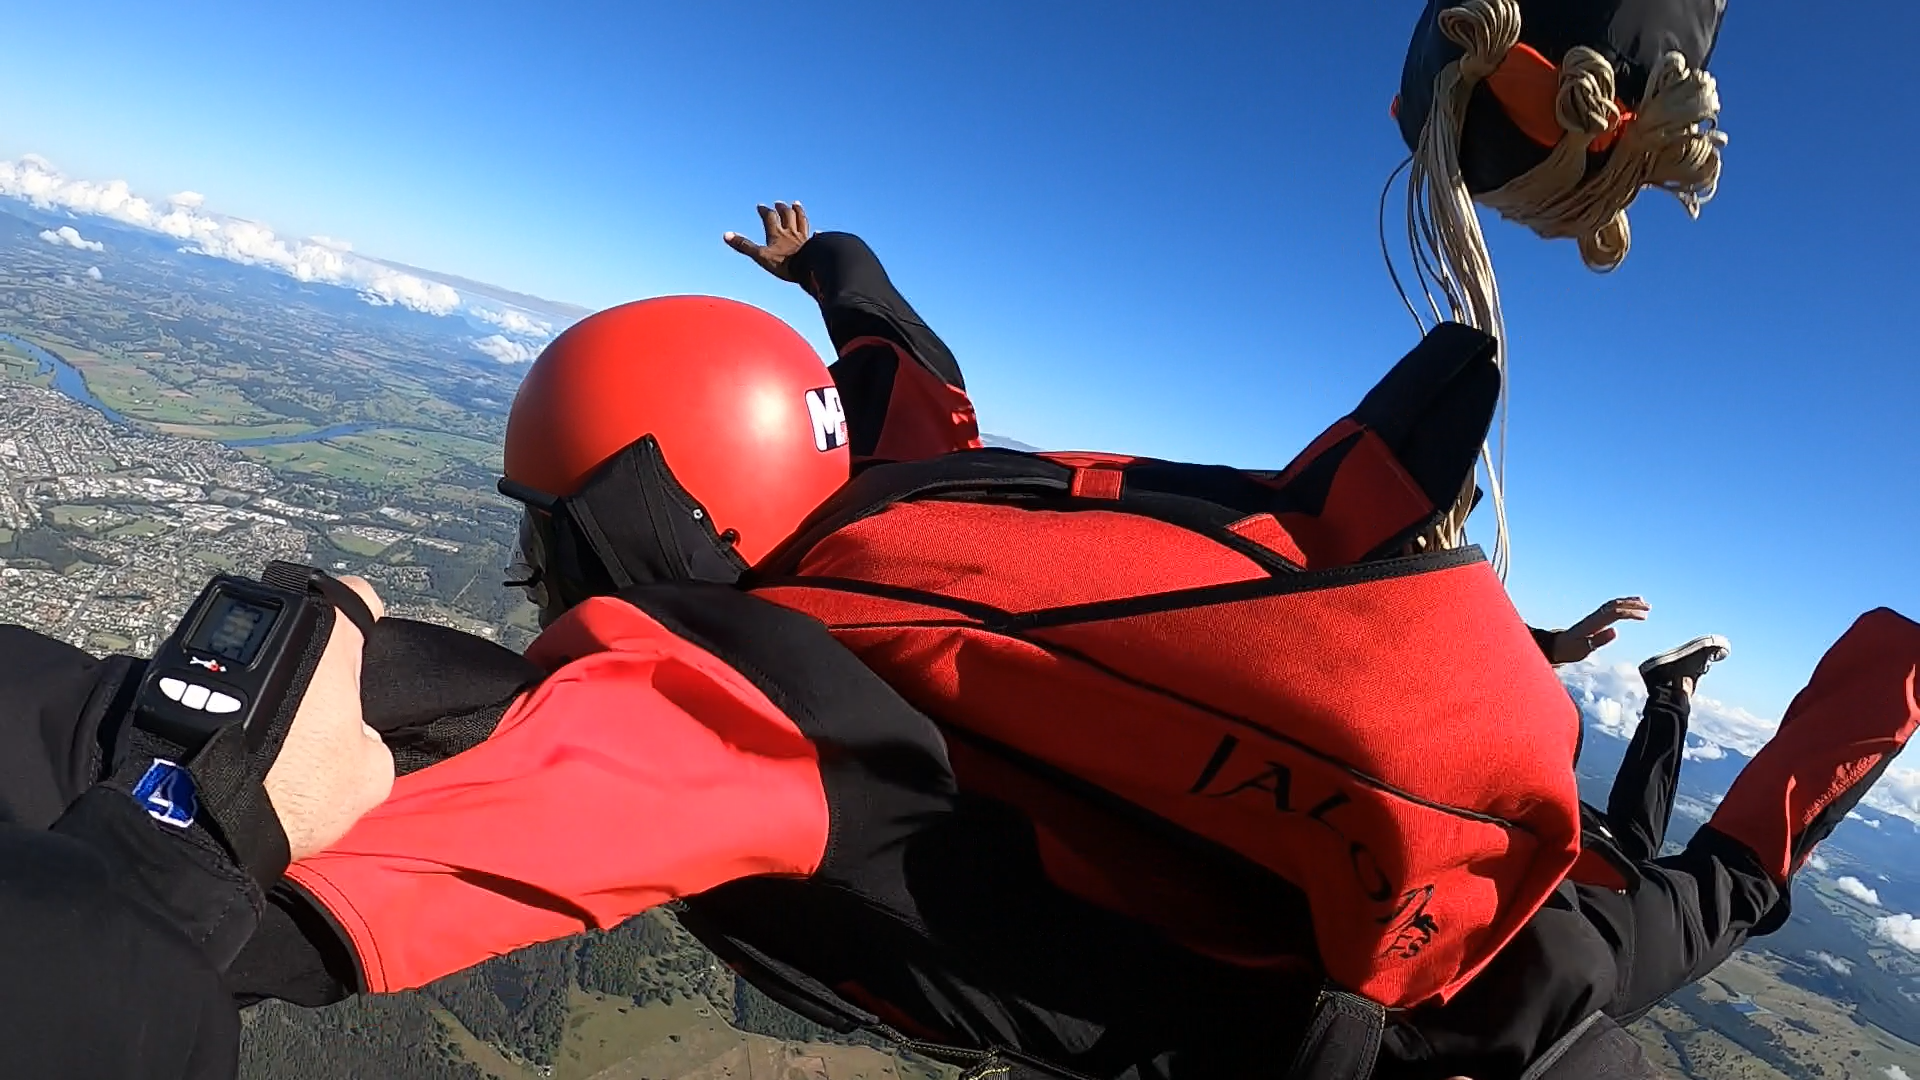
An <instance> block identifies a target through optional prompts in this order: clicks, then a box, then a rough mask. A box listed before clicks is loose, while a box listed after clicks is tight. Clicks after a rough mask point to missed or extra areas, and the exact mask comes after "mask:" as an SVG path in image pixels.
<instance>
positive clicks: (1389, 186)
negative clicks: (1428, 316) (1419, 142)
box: [1374, 157, 1433, 334]
mask: <svg viewBox="0 0 1920 1080" xmlns="http://www.w3.org/2000/svg"><path fill="white" fill-rule="evenodd" d="M1411 164H1413V159H1412V158H1411V157H1408V158H1403V159H1401V161H1400V164H1398V165H1395V166H1394V167H1393V171H1392V172H1390V173H1388V174H1387V182H1386V183H1385V184H1382V185H1381V186H1380V211H1379V214H1378V216H1377V217H1376V218H1375V220H1374V232H1375V233H1377V234H1378V235H1379V237H1380V259H1381V261H1383V262H1385V263H1386V264H1387V276H1388V277H1389V278H1392V279H1393V291H1394V292H1396V293H1398V294H1400V303H1402V304H1404V305H1406V309H1407V314H1409V315H1411V316H1413V325H1415V326H1417V327H1419V328H1420V332H1421V333H1422V334H1425V333H1426V332H1427V320H1425V319H1423V318H1421V317H1420V310H1419V309H1418V308H1416V307H1414V306H1413V298H1412V297H1410V296H1408V295H1407V287H1406V286H1405V285H1403V284H1401V283H1400V271H1398V270H1396V269H1394V265H1393V252H1392V250H1391V249H1389V248H1388V247H1387V199H1388V198H1389V197H1390V196H1391V195H1392V194H1393V182H1394V181H1395V180H1398V179H1400V174H1401V173H1403V172H1406V171H1407V166H1409V165H1411ZM1416 266H1417V264H1416ZM1423 284H1424V283H1423ZM1427 302H1428V303H1429V304H1431V303H1432V302H1433V297H1431V296H1429V297H1427Z"/></svg>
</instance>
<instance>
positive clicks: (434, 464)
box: [240, 428, 500, 488]
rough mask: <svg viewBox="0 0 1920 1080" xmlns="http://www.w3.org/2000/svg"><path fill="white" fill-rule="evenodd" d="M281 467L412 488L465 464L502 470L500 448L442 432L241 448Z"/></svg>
mask: <svg viewBox="0 0 1920 1080" xmlns="http://www.w3.org/2000/svg"><path fill="white" fill-rule="evenodd" d="M240 452H241V453H243V454H245V455H247V456H248V457H250V458H252V459H253V460H255V461H258V462H260V463H261V464H263V465H266V466H267V467H269V468H272V469H275V470H282V469H284V470H286V471H288V472H293V473H302V474H305V475H309V476H325V477H332V478H336V479H342V480H352V481H355V482H358V483H362V484H366V485H368V486H370V487H380V488H385V487H407V486H410V485H413V484H417V483H419V482H420V481H422V480H425V479H427V478H429V477H432V476H435V475H437V474H439V473H442V472H445V471H446V470H448V469H451V468H455V467H457V466H460V465H466V464H475V465H480V466H482V467H484V468H493V469H497V468H498V467H499V466H498V464H497V463H498V461H499V456H500V452H499V450H498V448H496V447H494V446H491V445H489V444H487V443H484V442H482V441H480V440H478V439H471V438H466V437H464V436H460V435H449V434H447V433H445V432H439V431H419V430H415V429H412V428H398V429H391V430H379V431H362V432H358V433H356V434H353V435H342V436H340V437H339V438H335V439H326V440H323V441H321V442H310V443H284V444H281V445H278V446H250V447H244V448H242V449H241V451H240Z"/></svg>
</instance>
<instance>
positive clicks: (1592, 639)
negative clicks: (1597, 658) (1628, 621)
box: [1587, 626, 1620, 649]
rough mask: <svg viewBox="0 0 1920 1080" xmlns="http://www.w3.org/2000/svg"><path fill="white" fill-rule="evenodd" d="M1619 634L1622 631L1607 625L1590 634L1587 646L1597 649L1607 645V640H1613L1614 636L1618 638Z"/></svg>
mask: <svg viewBox="0 0 1920 1080" xmlns="http://www.w3.org/2000/svg"><path fill="white" fill-rule="evenodd" d="M1619 636H1620V631H1618V630H1615V629H1614V628H1613V627H1611V626H1609V627H1605V628H1603V629H1601V630H1599V631H1598V632H1596V633H1594V634H1592V635H1590V636H1588V638H1587V647H1588V648H1589V649H1597V648H1599V647H1600V646H1602V645H1605V644H1606V643H1607V642H1609V641H1612V640H1613V639H1614V638H1617V637H1619Z"/></svg>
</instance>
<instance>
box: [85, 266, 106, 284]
mask: <svg viewBox="0 0 1920 1080" xmlns="http://www.w3.org/2000/svg"><path fill="white" fill-rule="evenodd" d="M87 276H88V277H90V278H92V279H93V280H95V281H99V280H100V278H101V277H102V275H101V273H100V268H99V267H97V266H89V267H87Z"/></svg>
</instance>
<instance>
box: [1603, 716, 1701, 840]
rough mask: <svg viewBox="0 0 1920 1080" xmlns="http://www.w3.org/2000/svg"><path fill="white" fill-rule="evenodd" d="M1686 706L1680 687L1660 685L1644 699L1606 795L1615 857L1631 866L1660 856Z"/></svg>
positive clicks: (1682, 740) (1675, 788)
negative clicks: (1617, 853)
mask: <svg viewBox="0 0 1920 1080" xmlns="http://www.w3.org/2000/svg"><path fill="white" fill-rule="evenodd" d="M1689 707H1690V702H1689V700H1688V698H1687V695H1686V694H1683V693H1681V692H1680V688H1679V687H1677V686H1674V685H1672V684H1670V683H1661V684H1660V685H1658V686H1655V687H1653V688H1652V689H1651V690H1650V691H1649V692H1648V694H1647V707H1646V708H1645V709H1644V710H1642V711H1641V713H1640V726H1639V727H1638V728H1636V729H1635V730H1634V733H1633V740H1632V741H1631V742H1629V743H1628V744H1627V754H1626V758H1625V759H1624V760H1623V761H1622V762H1621V763H1620V771H1619V772H1618V773H1616V774H1615V775H1614V778H1613V790H1612V791H1611V792H1610V793H1608V795H1607V828H1608V829H1609V830H1611V831H1612V833H1613V838H1614V841H1615V842H1616V843H1618V844H1619V846H1620V850H1621V853H1622V854H1624V855H1626V857H1627V858H1628V859H1631V860H1632V861H1634V862H1649V861H1651V860H1653V859H1657V858H1659V857H1660V848H1661V846H1662V845H1664V844H1665V843H1666V842H1667V825H1668V823H1669V822H1670V821H1672V819H1673V799H1674V795H1675V794H1676V793H1677V792H1678V791H1679V790H1680V760H1681V754H1682V752H1683V751H1684V750H1685V749H1686V744H1687V716H1688V712H1689Z"/></svg>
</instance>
